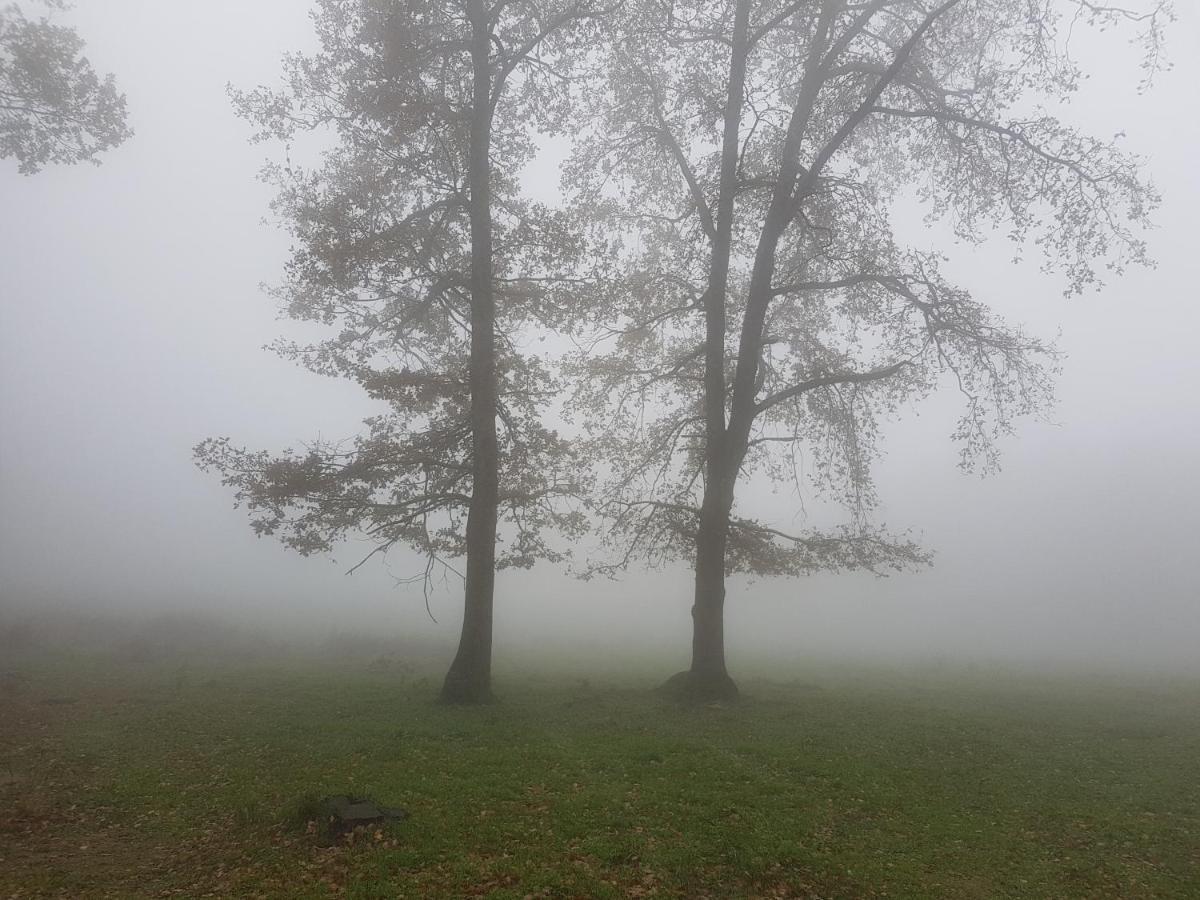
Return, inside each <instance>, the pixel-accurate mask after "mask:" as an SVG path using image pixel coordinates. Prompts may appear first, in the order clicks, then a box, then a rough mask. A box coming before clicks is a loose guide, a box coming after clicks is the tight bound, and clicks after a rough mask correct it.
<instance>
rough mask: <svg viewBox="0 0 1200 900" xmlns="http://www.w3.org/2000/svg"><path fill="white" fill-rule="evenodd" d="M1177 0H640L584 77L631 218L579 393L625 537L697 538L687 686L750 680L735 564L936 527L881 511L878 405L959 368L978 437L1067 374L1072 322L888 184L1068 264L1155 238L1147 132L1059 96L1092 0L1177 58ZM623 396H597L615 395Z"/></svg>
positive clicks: (732, 692)
mask: <svg viewBox="0 0 1200 900" xmlns="http://www.w3.org/2000/svg"><path fill="white" fill-rule="evenodd" d="M1169 16H1170V10H1169V8H1168V7H1167V6H1166V5H1165V4H1163V3H1152V4H1149V5H1148V6H1147V7H1146V8H1145V9H1143V10H1141V11H1139V10H1136V9H1125V8H1118V7H1114V6H1110V5H1107V4H1101V3H1096V2H1088V0H1035V2H1026V0H721V2H700V0H631V2H630V3H629V4H628V5H627V6H626V8H625V13H624V16H623V18H622V20H621V22H620V25H619V27H617V28H615V29H614V30H613V32H612V35H613V36H612V39H611V40H609V41H607V42H606V44H605V46H604V47H603V48H602V50H601V51H599V52H600V53H601V54H602V55H603V72H604V77H603V84H602V85H597V86H595V87H593V89H592V90H590V91H588V92H586V93H581V95H580V102H581V103H585V104H587V106H588V109H587V111H586V112H585V113H584V114H582V115H581V116H580V118H579V121H580V122H581V123H583V124H581V128H580V134H579V135H578V150H577V154H576V157H575V160H574V163H573V166H572V169H571V171H570V173H569V176H570V180H571V182H572V184H573V187H574V190H575V194H576V197H577V202H578V203H579V205H580V207H581V208H582V209H591V210H597V211H599V213H598V214H597V217H596V228H597V230H598V231H599V232H602V233H609V234H612V233H618V234H619V235H620V240H619V241H617V246H615V247H613V248H612V250H611V253H612V255H613V257H614V259H616V260H617V261H618V262H617V263H616V264H615V265H614V276H613V278H614V286H613V290H612V292H611V293H610V295H609V297H608V299H607V301H606V302H605V303H601V304H598V305H597V307H596V310H597V312H596V316H597V320H598V323H599V324H600V326H601V332H600V334H599V335H598V336H597V345H596V346H597V347H600V348H602V351H601V352H598V353H592V354H589V355H588V356H587V357H586V358H585V359H584V360H583V361H582V362H581V364H580V366H581V375H582V376H583V377H581V379H580V384H581V388H580V391H579V394H578V399H577V403H578V406H579V407H580V408H581V409H583V410H585V411H586V413H587V415H588V417H589V420H590V421H591V422H593V423H594V424H595V429H594V439H595V441H596V443H597V445H598V446H599V447H602V448H603V450H604V451H605V452H606V453H607V455H608V457H609V458H610V459H611V460H612V461H613V462H612V466H611V478H610V479H609V480H608V482H607V484H606V486H605V488H604V491H603V493H602V498H603V504H604V506H605V507H606V508H607V510H608V511H609V512H610V514H611V516H612V520H613V523H614V526H613V529H612V531H611V533H610V535H611V540H612V542H613V544H614V545H615V547H614V549H615V551H616V556H617V561H616V562H615V563H609V564H606V565H605V566H601V567H598V568H601V569H604V568H611V567H613V566H614V565H616V566H623V565H625V564H628V563H629V562H630V561H631V560H635V559H644V560H649V561H651V562H660V561H663V560H667V559H672V558H677V559H690V560H692V561H694V566H695V594H694V601H693V607H692V617H693V642H692V664H691V668H690V669H689V670H688V671H687V672H683V673H680V675H678V676H676V677H675V678H674V679H672V681H671V683H670V684H671V685H672V686H673V687H675V688H676V689H678V690H679V691H680V692H682V693H683V694H685V695H688V696H692V697H696V698H723V697H732V696H736V694H737V688H736V685H735V683H734V682H733V680H732V679H731V678H730V676H729V674H728V671H727V667H726V661H725V649H724V604H725V580H726V575H727V574H728V573H732V572H749V573H758V574H765V575H793V576H794V575H800V574H804V573H808V572H813V571H818V570H844V569H873V570H877V571H882V570H884V569H887V568H894V569H900V568H904V567H908V566H914V565H921V564H923V563H925V562H927V561H928V555H927V554H926V553H925V551H923V550H922V549H921V548H919V547H918V546H917V545H915V544H914V543H913V542H911V541H909V540H907V539H906V538H904V537H903V536H900V537H895V536H891V535H889V534H888V533H887V532H886V530H884V529H882V528H881V527H878V526H875V525H874V524H872V516H871V512H872V508H873V507H874V506H875V502H876V497H875V492H874V490H873V485H872V480H871V462H872V460H873V458H874V457H875V455H876V453H877V442H876V438H877V433H878V428H879V424H880V422H881V421H882V420H883V419H884V418H886V417H888V416H890V415H891V414H893V413H894V412H895V411H896V410H898V409H899V408H900V407H901V406H902V405H905V404H907V403H909V402H910V401H912V400H914V399H917V398H919V397H922V396H924V395H926V394H928V393H929V392H930V391H932V390H933V389H934V388H935V387H936V386H937V385H938V384H939V383H941V382H943V381H949V382H951V383H953V384H956V385H957V387H958V389H959V390H960V391H961V392H962V395H963V397H964V398H965V400H966V404H965V405H966V409H965V413H964V415H963V417H962V420H961V423H960V426H959V428H958V430H957V433H956V434H955V437H956V438H957V439H959V440H960V441H962V444H963V462H964V465H971V464H973V463H976V462H982V463H983V464H984V465H985V466H986V465H991V464H994V462H995V453H996V439H997V438H998V437H999V436H1000V435H1002V434H1004V433H1006V432H1008V431H1009V430H1010V429H1011V427H1012V426H1013V423H1014V421H1015V420H1016V418H1017V417H1019V416H1022V415H1026V414H1029V413H1033V412H1035V411H1037V410H1039V409H1041V408H1043V407H1044V406H1045V405H1046V404H1047V403H1048V402H1049V401H1050V399H1051V382H1052V375H1053V369H1054V367H1055V354H1054V351H1053V348H1052V347H1051V346H1049V345H1047V344H1046V343H1044V342H1043V341H1041V340H1038V339H1037V338H1035V337H1031V336H1029V335H1027V334H1025V333H1024V332H1023V331H1022V330H1021V329H1019V328H1016V327H1013V326H1010V325H1007V324H1005V323H1004V322H1003V321H1002V320H1000V319H999V318H998V317H997V316H996V314H995V313H994V312H993V310H992V309H991V308H990V306H989V304H988V303H987V302H986V301H987V300H988V299H991V298H982V297H975V296H973V295H972V294H971V293H969V292H967V291H966V290H963V289H962V288H959V287H956V286H954V285H952V284H950V283H949V282H948V281H947V280H946V279H945V278H944V277H943V276H942V275H941V273H940V271H939V263H940V262H941V258H940V257H939V256H938V255H937V254H934V253H927V252H919V251H917V250H915V249H911V248H906V247H905V246H904V245H903V244H902V242H901V241H900V239H899V238H898V237H897V235H896V234H895V233H894V229H893V227H892V224H891V217H892V215H893V212H894V208H895V205H896V204H897V202H900V201H901V200H906V199H909V198H912V197H914V196H915V197H916V198H919V199H920V200H921V201H924V203H925V204H926V205H927V207H928V209H929V210H930V212H931V213H932V214H933V215H934V216H938V217H942V218H947V219H949V220H950V221H951V222H952V223H953V227H954V229H955V231H956V233H957V234H958V235H959V236H960V237H962V238H964V239H966V240H969V241H977V240H981V239H982V238H983V236H984V235H985V233H986V232H987V231H989V230H990V229H991V228H992V227H993V226H995V225H1000V226H1003V227H1006V228H1007V229H1008V232H1009V236H1010V237H1011V238H1012V239H1013V240H1014V241H1015V242H1016V244H1017V246H1018V248H1019V251H1021V252H1023V251H1025V250H1027V249H1029V248H1035V249H1037V250H1040V251H1041V252H1042V254H1043V257H1044V260H1045V264H1046V267H1047V268H1049V269H1052V270H1059V271H1061V272H1063V273H1065V276H1066V279H1067V284H1068V291H1069V292H1078V291H1081V290H1082V289H1084V288H1085V287H1087V286H1089V285H1095V284H1096V283H1097V281H1098V275H1097V270H1098V269H1100V268H1103V267H1104V266H1109V267H1110V268H1114V269H1117V270H1119V269H1120V268H1121V267H1122V266H1124V265H1126V264H1129V263H1140V262H1144V261H1145V259H1146V248H1145V246H1144V244H1143V243H1142V241H1141V240H1140V239H1139V237H1138V229H1139V228H1140V227H1141V226H1143V225H1144V224H1145V223H1146V220H1147V216H1148V214H1149V213H1150V211H1151V210H1152V208H1153V207H1154V205H1155V202H1156V199H1157V198H1156V195H1155V193H1154V191H1153V190H1152V188H1150V187H1149V186H1148V185H1147V184H1146V183H1145V182H1144V181H1143V180H1142V179H1141V177H1140V175H1139V170H1138V164H1137V162H1136V160H1134V159H1133V158H1131V157H1130V156H1129V155H1128V154H1126V153H1124V152H1122V151H1121V150H1120V149H1119V148H1118V147H1117V146H1116V145H1115V144H1114V143H1111V142H1104V141H1100V140H1096V139H1094V138H1091V137H1089V136H1087V135H1085V134H1082V133H1080V132H1079V131H1077V130H1076V129H1074V128H1072V127H1070V126H1069V125H1067V124H1064V123H1063V122H1061V121H1059V119H1058V118H1056V117H1055V116H1054V115H1052V114H1050V113H1049V112H1046V111H1044V110H1042V109H1040V108H1039V105H1040V104H1045V103H1060V102H1063V101H1065V100H1066V99H1067V98H1068V97H1069V95H1070V94H1071V92H1072V91H1073V90H1074V89H1075V87H1076V86H1077V84H1078V82H1079V80H1080V78H1081V77H1082V73H1081V71H1080V70H1079V68H1078V66H1077V65H1076V63H1075V62H1074V61H1073V59H1072V57H1071V55H1070V53H1069V47H1068V38H1069V36H1070V33H1071V30H1072V27H1073V26H1074V25H1075V24H1077V23H1078V22H1079V21H1080V20H1084V21H1089V22H1091V23H1093V24H1119V23H1134V24H1136V25H1138V26H1140V31H1139V34H1140V35H1141V38H1142V40H1143V41H1144V42H1145V47H1146V50H1147V65H1148V66H1149V67H1150V69H1151V70H1152V69H1153V68H1154V67H1155V65H1156V63H1157V59H1158V49H1159V42H1160V37H1161V26H1162V24H1163V23H1164V22H1165V21H1166V20H1167V19H1168V18H1169ZM600 410H606V411H607V413H608V415H607V416H606V417H604V418H601V417H600V416H599V415H597V413H598V411H600ZM800 453H804V454H806V455H807V457H808V458H809V459H811V461H812V463H813V466H812V471H811V472H810V474H809V481H810V485H811V486H812V487H814V488H816V489H817V490H818V491H820V492H824V493H825V494H826V496H832V498H833V499H835V500H837V501H839V502H840V503H841V504H842V505H843V506H844V507H845V508H846V509H847V510H848V517H847V521H846V524H845V526H844V527H842V528H840V529H835V530H833V531H822V530H817V529H813V530H810V531H807V532H803V533H793V532H789V531H785V530H784V529H782V528H779V527H776V526H775V525H773V524H772V523H770V522H768V521H761V520H758V519H755V518H752V517H750V516H748V515H743V514H739V513H738V512H737V510H736V497H737V490H736V489H737V486H738V484H739V483H742V482H743V481H744V480H745V479H746V478H748V477H752V476H753V475H754V474H755V473H765V474H766V475H767V476H768V477H769V478H772V479H774V480H777V481H778V480H784V479H791V478H794V479H795V484H796V487H797V490H799V489H800V488H801V480H800V478H799V476H798V474H797V469H796V459H797V454H800Z"/></svg>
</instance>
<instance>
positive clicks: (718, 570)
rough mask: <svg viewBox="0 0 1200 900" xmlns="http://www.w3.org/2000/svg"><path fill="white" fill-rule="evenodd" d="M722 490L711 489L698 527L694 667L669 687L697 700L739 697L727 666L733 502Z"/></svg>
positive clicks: (680, 697) (675, 679) (690, 698)
mask: <svg viewBox="0 0 1200 900" xmlns="http://www.w3.org/2000/svg"><path fill="white" fill-rule="evenodd" d="M724 493H725V492H724V491H722V490H720V489H717V490H711V491H709V492H708V495H709V496H708V497H706V498H705V504H704V507H703V508H702V509H701V512H700V526H699V528H698V529H697V532H696V590H695V597H694V601H693V603H692V667H691V668H690V669H689V670H688V671H686V672H680V673H679V674H678V675H676V676H675V677H674V678H672V679H671V680H670V681H669V682H667V687H668V690H669V691H670V692H671V693H672V694H674V695H675V696H676V697H678V698H679V699H682V700H687V701H691V702H698V703H707V702H712V701H718V700H736V699H737V698H738V689H737V685H736V684H735V683H734V681H733V679H732V678H730V677H729V672H728V671H727V670H726V669H725V542H726V538H727V536H728V534H729V506H728V505H727V504H726V503H725V502H724V497H723V496H721V495H722V494H724Z"/></svg>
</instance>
